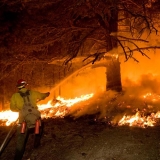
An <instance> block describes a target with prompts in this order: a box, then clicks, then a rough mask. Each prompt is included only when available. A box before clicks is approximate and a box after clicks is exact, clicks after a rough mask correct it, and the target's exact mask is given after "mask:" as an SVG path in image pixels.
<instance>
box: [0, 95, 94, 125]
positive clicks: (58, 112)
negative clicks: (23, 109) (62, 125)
mask: <svg viewBox="0 0 160 160" xmlns="http://www.w3.org/2000/svg"><path fill="white" fill-rule="evenodd" d="M92 96H93V93H92V94H87V95H82V96H81V97H79V98H78V97H76V98H74V99H68V100H66V99H64V98H62V97H60V96H59V97H57V98H56V103H55V104H52V103H53V102H52V101H51V100H50V101H48V103H47V104H43V105H38V109H39V110H40V112H41V116H42V118H48V117H50V118H51V117H63V116H65V114H66V112H67V110H68V108H69V107H71V106H73V105H74V104H75V103H78V102H81V101H85V100H88V99H89V98H91V97H92ZM17 118H18V113H17V112H12V111H11V110H7V111H3V112H0V120H1V121H2V122H4V124H1V125H6V126H9V125H10V124H11V123H12V122H14V121H16V120H17Z"/></svg>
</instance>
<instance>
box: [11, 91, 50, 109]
mask: <svg viewBox="0 0 160 160" xmlns="http://www.w3.org/2000/svg"><path fill="white" fill-rule="evenodd" d="M19 91H20V92H22V93H25V92H26V91H27V89H26V88H22V89H20V90H19ZM49 94H50V93H49V92H47V93H40V92H38V91H32V90H30V95H29V97H30V103H31V104H32V106H34V107H35V108H37V102H38V101H40V100H43V99H45V98H46V97H48V96H49ZM23 105H24V100H23V98H22V97H21V95H20V93H19V92H16V93H14V94H13V95H12V97H11V101H10V109H11V111H13V112H19V111H20V110H21V109H22V107H23Z"/></svg>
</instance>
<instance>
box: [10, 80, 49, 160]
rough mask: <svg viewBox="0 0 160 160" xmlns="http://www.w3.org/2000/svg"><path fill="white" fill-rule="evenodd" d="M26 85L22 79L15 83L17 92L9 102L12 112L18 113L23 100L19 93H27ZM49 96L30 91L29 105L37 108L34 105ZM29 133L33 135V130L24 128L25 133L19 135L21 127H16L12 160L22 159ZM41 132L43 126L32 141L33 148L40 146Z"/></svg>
mask: <svg viewBox="0 0 160 160" xmlns="http://www.w3.org/2000/svg"><path fill="white" fill-rule="evenodd" d="M26 85H27V83H26V81H24V80H22V79H21V80H19V81H18V82H17V87H18V88H19V92H16V93H14V94H13V95H12V97H11V101H10V109H11V110H12V111H14V112H19V111H20V110H21V109H22V107H23V105H24V99H23V97H22V96H21V95H20V92H21V94H22V93H26V92H27V91H28V89H26V88H25V86H26ZM49 95H50V93H49V92H47V93H40V92H38V91H33V90H30V91H29V99H30V103H31V104H32V106H33V107H35V108H37V104H36V103H37V102H38V101H40V100H43V99H45V98H46V97H48V96H49ZM42 124H43V122H42ZM31 132H33V133H34V131H33V128H27V127H26V131H25V133H24V134H22V133H21V126H19V125H18V126H17V142H16V150H15V157H14V160H22V157H23V154H24V151H25V146H26V142H27V140H28V136H29V134H30V133H31ZM42 132H43V125H41V127H40V131H39V134H36V135H35V140H34V147H35V148H36V147H38V146H39V145H40V139H41V135H42Z"/></svg>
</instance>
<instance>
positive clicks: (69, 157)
mask: <svg viewBox="0 0 160 160" xmlns="http://www.w3.org/2000/svg"><path fill="white" fill-rule="evenodd" d="M126 96H127V95H125V92H124V93H116V92H111V91H108V92H103V93H101V94H100V93H99V94H98V95H90V94H89V95H86V96H82V97H80V98H78V97H77V98H76V99H72V100H71V99H70V100H68V99H67V100H65V99H62V98H60V97H59V98H58V99H57V101H52V103H48V104H47V106H48V108H47V109H42V108H43V107H44V106H43V105H40V106H39V108H41V112H42V115H43V120H44V122H45V127H44V133H43V136H42V141H41V146H40V147H39V148H38V149H33V147H32V146H33V139H34V135H31V136H30V137H29V140H28V142H27V147H26V152H25V154H24V158H23V159H24V160H27V159H29V158H30V159H31V160H40V159H46V158H47V160H53V159H55V160H85V159H89V160H106V159H107V160H135V159H140V160H158V159H159V158H160V154H159V153H160V152H159V151H160V150H159V146H160V143H159V142H160V138H159V132H160V125H159V124H160V123H159V118H158V110H157V108H156V105H158V103H160V99H159V95H156V94H151V93H150V94H149V93H148V94H146V95H141V96H139V99H138V98H137V97H138V95H136V96H135V97H134V96H133V95H131V96H128V97H126ZM84 97H85V98H84ZM80 99H81V101H80V102H77V101H78V100H80ZM71 102H77V103H73V104H74V105H73V104H72V103H71ZM131 102H132V103H131ZM71 104H72V105H71ZM50 105H52V108H50V107H51V106H50ZM53 106H54V107H53ZM137 106H139V108H138V107H137ZM86 113H88V114H86ZM125 116H126V117H125ZM47 117H48V118H47ZM51 117H52V118H51ZM1 124H4V123H1ZM10 128H11V126H10V127H6V126H1V127H0V130H1V131H0V133H1V136H0V141H1V142H3V140H4V138H5V136H6V135H7V133H8V132H9V130H10ZM13 132H14V130H13ZM14 147H15V134H14V135H13V136H12V137H11V139H10V142H9V144H8V145H7V146H6V148H5V149H4V151H3V153H2V154H1V159H2V160H11V159H13V155H14Z"/></svg>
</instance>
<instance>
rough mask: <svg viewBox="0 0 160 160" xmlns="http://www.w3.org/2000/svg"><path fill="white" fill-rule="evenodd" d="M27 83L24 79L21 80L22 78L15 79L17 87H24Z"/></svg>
mask: <svg viewBox="0 0 160 160" xmlns="http://www.w3.org/2000/svg"><path fill="white" fill-rule="evenodd" d="M26 85H27V82H26V81H25V80H23V79H19V80H18V81H17V88H19V89H20V88H24V87H25V86H26Z"/></svg>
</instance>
